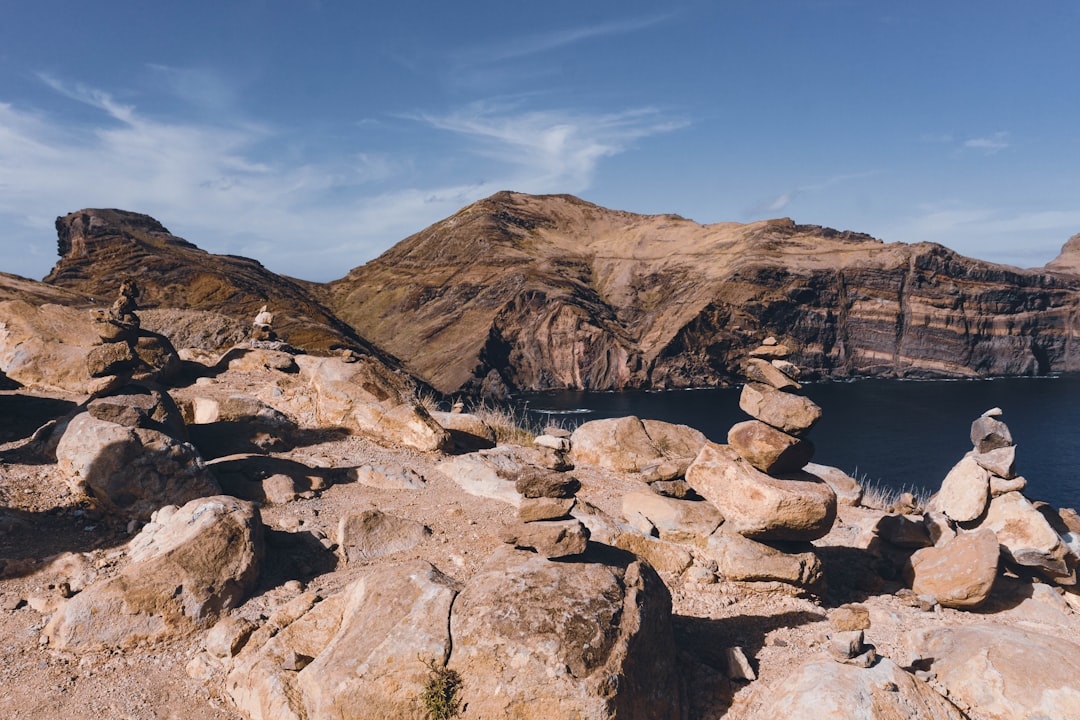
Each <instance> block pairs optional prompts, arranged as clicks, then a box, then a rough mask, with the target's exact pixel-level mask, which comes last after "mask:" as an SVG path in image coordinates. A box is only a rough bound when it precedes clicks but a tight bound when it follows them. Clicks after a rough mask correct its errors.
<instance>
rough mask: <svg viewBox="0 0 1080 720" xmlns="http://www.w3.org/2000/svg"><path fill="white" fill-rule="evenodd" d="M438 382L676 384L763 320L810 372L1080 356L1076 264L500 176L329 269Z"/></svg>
mask: <svg viewBox="0 0 1080 720" xmlns="http://www.w3.org/2000/svg"><path fill="white" fill-rule="evenodd" d="M326 303H327V304H328V305H329V306H330V307H331V308H332V309H333V310H334V311H335V312H336V313H337V314H338V316H339V317H341V318H343V319H344V320H346V321H347V322H349V323H350V324H351V325H352V326H353V327H355V328H356V329H357V330H358V331H359V332H360V333H361V334H363V335H364V336H366V337H368V338H370V339H371V340H372V341H373V342H375V343H377V344H379V345H381V346H383V347H385V348H386V349H387V350H389V351H390V352H392V353H394V354H395V355H397V356H399V357H402V358H406V362H407V364H408V365H409V366H410V367H411V368H412V369H413V370H414V371H415V372H416V373H417V374H419V375H420V376H422V377H424V378H425V379H427V380H428V381H429V382H431V383H432V384H433V385H435V386H436V387H438V388H439V389H441V390H444V391H456V390H459V389H476V388H479V387H481V386H485V387H491V386H492V385H493V384H495V385H498V384H499V383H500V382H501V383H504V384H505V385H507V386H509V387H510V388H511V389H517V390H542V389H553V388H575V389H577V388H584V389H595V390H609V389H625V388H658V389H659V388H679V387H691V386H706V385H718V384H725V383H729V382H732V381H736V380H737V379H738V377H739V371H738V366H739V363H740V361H741V360H742V358H743V357H744V356H745V353H746V352H747V351H748V349H749V348H750V347H751V346H752V345H753V344H755V343H756V342H757V341H758V340H760V338H762V337H764V336H765V335H776V336H777V337H781V338H789V339H790V340H791V344H792V345H793V346H794V347H799V348H802V349H803V350H802V353H801V355H800V356H799V357H796V358H795V360H796V362H798V363H799V364H800V365H802V366H803V367H805V368H806V369H807V370H808V371H809V372H810V374H811V376H814V377H852V376H894V377H974V376H985V375H1015V374H1038V373H1047V372H1062V371H1074V370H1080V352H1078V349H1077V348H1076V347H1075V336H1076V334H1077V332H1078V328H1080V321H1078V319H1077V310H1078V306H1080V277H1076V276H1074V275H1072V274H1068V273H1067V272H1066V271H1064V270H1061V271H1059V272H1046V271H1029V270H1019V269H1016V268H1011V267H1006V266H1001V265H994V264H991V263H986V262H981V261H977V260H971V259H968V258H964V257H962V256H960V255H957V254H956V253H954V252H952V251H950V250H948V249H946V248H944V247H941V246H939V245H933V244H929V243H920V244H916V245H904V244H900V243H892V244H884V243H882V242H880V241H878V240H875V239H873V238H871V237H869V236H867V235H861V234H857V233H848V232H837V231H835V230H830V229H828V228H821V227H817V226H805V225H796V224H795V223H793V222H792V221H790V220H787V219H783V220H770V221H762V222H757V223H751V224H746V225H742V224H736V223H719V224H715V225H699V224H697V223H694V222H692V221H689V220H686V219H684V218H680V217H678V216H672V215H660V216H643V215H635V214H632V213H626V212H618V211H613V210H607V209H604V208H601V207H598V206H596V205H592V204H589V203H586V202H584V201H581V200H579V199H577V198H574V197H570V196H565V195H559V196H529V195H522V194H517V193H508V192H504V193H498V194H496V195H494V196H492V197H490V198H488V199H486V200H483V201H480V202H478V203H475V204H473V205H470V206H469V207H466V208H465V209H463V210H461V211H460V212H458V213H457V214H456V215H454V216H452V217H450V218H448V219H446V220H444V221H442V222H440V223H437V224H435V225H433V226H431V227H429V228H427V229H426V230H424V231H422V232H420V233H417V234H416V235H413V236H412V237H410V238H407V239H406V240H404V241H403V242H401V243H400V244H398V245H397V246H396V247H394V248H393V249H391V250H390V251H388V252H387V253H385V254H384V255H382V256H381V257H379V258H377V259H376V260H374V261H372V262H370V263H368V264H367V265H364V266H362V267H358V268H356V269H354V270H353V271H351V272H350V273H349V274H348V276H346V277H345V278H342V279H341V280H338V281H335V282H333V283H330V284H329V285H328V287H327V294H326Z"/></svg>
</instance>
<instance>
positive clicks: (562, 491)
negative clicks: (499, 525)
mask: <svg viewBox="0 0 1080 720" xmlns="http://www.w3.org/2000/svg"><path fill="white" fill-rule="evenodd" d="M580 488H581V483H579V482H578V480H577V478H574V477H573V476H570V475H566V474H564V473H558V472H552V471H549V470H545V469H542V468H536V467H530V468H527V469H526V470H525V471H524V472H523V473H522V474H521V475H520V476H519V477H518V479H517V481H516V482H515V489H516V490H517V491H518V492H519V493H521V495H522V496H523V499H522V501H521V504H520V505H519V506H518V511H517V516H518V521H517V522H516V523H514V524H513V525H511V526H510V527H508V528H506V529H505V530H503V533H502V540H503V542H506V543H509V544H511V545H513V546H515V547H518V548H524V549H530V550H534V551H535V552H536V553H537V554H540V555H543V556H545V557H547V558H561V557H570V556H573V555H580V554H582V553H583V552H585V549H586V546H587V544H588V540H589V531H588V529H587V528H586V527H585V525H583V524H582V522H581V521H580V520H578V519H577V518H573V517H571V516H570V511H571V510H573V509H574V505H575V504H576V503H577V500H576V498H575V496H576V494H577V491H578V490H579V489H580Z"/></svg>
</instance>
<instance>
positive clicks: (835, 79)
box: [0, 0, 1080, 281]
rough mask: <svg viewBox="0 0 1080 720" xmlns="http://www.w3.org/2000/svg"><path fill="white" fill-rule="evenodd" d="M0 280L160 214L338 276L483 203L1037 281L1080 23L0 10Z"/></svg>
mask: <svg viewBox="0 0 1080 720" xmlns="http://www.w3.org/2000/svg"><path fill="white" fill-rule="evenodd" d="M0 18H2V23H0V252H2V255H0V258H2V259H0V270H3V271H6V272H13V273H16V274H20V275H25V276H28V277H33V278H40V277H42V276H43V275H45V274H46V273H47V272H48V271H49V269H50V268H51V267H52V265H53V263H54V262H55V261H56V254H55V247H56V246H55V231H54V230H53V221H54V219H55V218H56V216H58V215H63V214H66V213H68V212H72V211H74V210H78V209H81V208H84V207H118V208H123V209H126V210H133V211H136V212H143V213H147V214H149V215H153V216H154V217H156V218H157V219H158V220H160V221H161V222H162V223H163V224H164V225H165V226H166V227H168V228H169V229H170V230H171V231H172V232H173V233H175V234H177V235H180V236H182V237H185V238H187V239H188V240H190V241H192V242H194V243H196V244H197V245H199V246H200V247H202V248H204V249H206V250H208V251H211V252H217V253H232V254H238V255H246V256H249V257H254V258H256V259H258V260H260V261H261V262H263V264H264V265H266V266H267V267H269V268H270V269H272V270H274V271H277V272H281V273H285V274H289V275H293V276H296V277H301V278H305V279H309V280H320V281H321V280H330V279H333V278H337V277H341V276H342V275H344V274H345V272H346V271H347V270H348V269H350V268H352V267H354V266H356V265H360V264H362V263H363V262H365V261H367V260H369V259H371V258H373V257H375V256H376V255H378V254H379V253H381V252H382V251H384V250H386V249H387V248H389V247H390V246H391V245H393V244H394V243H395V242H397V241H399V240H401V239H403V238H404V237H406V236H408V235H410V234H411V233H413V232H416V231H418V230H420V229H422V228H424V227H426V226H427V225H429V224H430V223H432V222H434V221H436V220H439V219H441V218H443V217H446V216H448V215H450V214H452V213H453V212H455V211H456V210H457V209H459V208H460V207H462V206H464V205H466V204H468V203H469V202H472V201H474V200H477V199H479V198H482V197H486V196H487V195H490V194H492V193H494V192H496V191H498V190H503V189H511V190H519V191H523V192H533V193H557V192H567V193H573V194H576V195H579V196H581V197H583V198H585V199H586V200H589V201H592V202H595V203H598V204H601V205H605V206H608V207H612V208H617V209H621V210H630V211H634V212H641V213H662V212H673V213H678V214H680V215H683V216H685V217H689V218H692V219H694V220H696V221H698V222H702V223H711V222H720V221H740V222H747V221H751V220H756V219H761V218H768V217H783V216H788V217H791V218H793V219H794V220H796V221H797V222H801V223H811V224H819V225H827V226H831V227H835V228H839V229H850V230H857V231H861V232H866V233H870V234H871V235H874V236H875V237H878V238H881V239H883V240H886V241H896V240H899V241H903V242H918V241H921V240H930V241H934V242H940V243H942V244H944V245H947V246H949V247H951V248H953V249H955V250H958V251H960V252H962V253H964V254H966V255H971V256H974V257H979V258H984V259H988V260H993V261H997V262H1005V263H1009V264H1015V265H1020V266H1022V267H1031V266H1038V265H1042V264H1044V263H1045V262H1047V261H1048V260H1050V259H1052V258H1053V257H1054V256H1055V255H1056V254H1057V253H1058V251H1059V249H1060V247H1061V245H1062V244H1063V243H1064V242H1065V241H1066V240H1067V239H1068V238H1069V237H1070V236H1071V235H1073V234H1075V233H1078V232H1080V133H1078V131H1077V128H1078V118H1080V72H1078V70H1080V43H1077V41H1076V38H1077V37H1078V36H1080V33H1078V31H1080V3H1078V2H1076V1H1075V0H1073V1H1070V2H1064V1H1058V0H1033V1H1032V2H1027V3H1020V2H1016V1H1015V0H1008V1H999V0H983V1H980V2H975V1H974V0H956V1H955V2H945V3H943V2H924V1H922V0H913V1H910V2H903V3H898V2H888V3H886V2H875V1H872V0H851V1H847V0H788V1H784V2H781V1H779V0H757V1H755V2H746V1H745V0H744V1H742V2H726V1H720V0H717V1H715V2H706V1H704V0H687V1H679V0H674V1H671V2H667V3H655V2H639V1H637V0H617V1H616V0H592V1H586V2H582V1H581V0H577V1H576V2H564V1H563V0H548V1H547V2H543V3H539V2H521V1H518V0H502V1H501V2H487V1H480V0H462V1H460V2H452V3H451V2H444V3H435V2H414V1H412V0H397V1H396V2H394V3H374V2H371V3H355V2H344V0H342V1H340V2H331V1H330V0H323V1H316V0H307V1H305V0H288V1H286V0H280V1H278V0H258V1H256V0H236V1H234V2H229V1H224V0H217V1H215V2H203V1H201V0H188V1H186V2H183V3H156V2H146V0H138V1H132V0H102V1H101V2H95V3H87V2H79V3H76V2H58V1H54V0H36V1H35V2H33V3H30V2H24V1H23V0H0Z"/></svg>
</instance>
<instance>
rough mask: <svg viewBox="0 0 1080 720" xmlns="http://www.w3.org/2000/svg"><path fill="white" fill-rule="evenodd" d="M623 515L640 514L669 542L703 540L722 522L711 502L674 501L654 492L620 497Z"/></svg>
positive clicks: (718, 512) (722, 519)
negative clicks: (621, 498)
mask: <svg viewBox="0 0 1080 720" xmlns="http://www.w3.org/2000/svg"><path fill="white" fill-rule="evenodd" d="M622 514H623V517H625V518H626V519H627V520H630V519H631V517H632V516H635V515H640V516H642V517H644V518H646V519H647V520H648V521H649V522H650V523H651V524H652V525H653V526H654V527H655V528H656V529H657V531H658V532H659V534H660V537H661V538H664V539H665V540H671V541H672V542H692V541H694V540H698V539H701V540H703V539H705V538H707V537H709V536H710V535H712V533H713V531H714V530H716V528H718V527H719V526H720V523H722V522H724V517H723V516H722V515H721V514H720V511H719V510H717V509H716V507H715V506H713V504H712V503H708V502H704V501H701V500H675V499H673V498H666V497H662V496H660V495H657V494H656V493H653V492H632V493H628V494H626V495H624V496H623V500H622Z"/></svg>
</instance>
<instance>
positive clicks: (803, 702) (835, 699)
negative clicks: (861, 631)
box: [755, 658, 965, 720]
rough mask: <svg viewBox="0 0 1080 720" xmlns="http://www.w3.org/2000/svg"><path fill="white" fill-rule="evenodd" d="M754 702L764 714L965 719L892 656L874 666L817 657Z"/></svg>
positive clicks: (809, 719)
mask: <svg viewBox="0 0 1080 720" xmlns="http://www.w3.org/2000/svg"><path fill="white" fill-rule="evenodd" d="M755 705H757V706H758V707H759V715H758V717H761V718H791V719H792V720H794V719H795V718H798V719H799V720H863V718H866V719H867V720H869V719H870V718H873V720H965V716H964V715H963V714H962V713H961V712H960V711H959V710H957V708H956V707H955V706H954V705H953V704H952V703H950V702H949V701H948V700H946V699H945V698H943V697H941V695H939V694H938V693H937V692H935V691H934V690H933V688H931V687H930V686H929V685H928V684H926V683H925V682H923V681H921V680H919V679H917V678H916V677H915V676H914V675H912V674H910V673H908V672H906V671H904V670H903V669H901V668H900V667H899V666H897V665H896V663H894V662H892V661H891V660H889V659H888V658H881V659H880V660H878V662H877V663H876V664H875V665H873V666H872V667H870V668H860V667H857V666H855V665H847V664H842V663H837V662H833V661H832V660H819V659H813V658H812V659H810V660H807V661H806V662H804V663H803V664H802V665H801V666H799V667H798V668H796V669H795V670H793V671H792V672H791V673H789V674H788V676H787V677H786V678H785V680H784V682H783V683H782V685H780V686H779V687H778V688H776V689H775V690H774V691H773V693H772V694H770V695H768V696H766V697H763V698H761V700H760V701H759V702H757V703H755Z"/></svg>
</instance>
